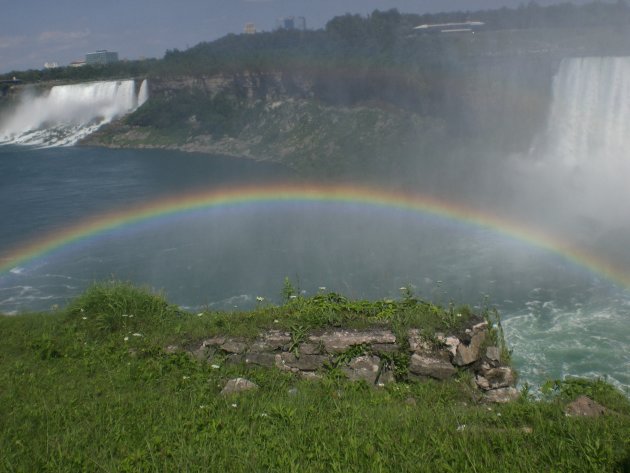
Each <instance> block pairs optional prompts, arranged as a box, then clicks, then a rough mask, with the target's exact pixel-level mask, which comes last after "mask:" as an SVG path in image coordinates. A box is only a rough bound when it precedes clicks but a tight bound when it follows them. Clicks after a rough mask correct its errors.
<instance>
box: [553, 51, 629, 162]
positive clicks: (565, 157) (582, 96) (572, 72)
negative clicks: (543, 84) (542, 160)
mask: <svg viewBox="0 0 630 473" xmlns="http://www.w3.org/2000/svg"><path fill="white" fill-rule="evenodd" d="M547 134H548V139H547V143H548V155H549V156H553V157H554V159H557V160H560V161H561V162H562V163H564V164H565V165H567V166H569V167H573V168H581V167H589V166H590V165H591V164H593V162H594V161H595V160H597V165H598V166H599V167H600V168H601V167H613V168H614V167H617V166H618V164H619V162H618V161H620V160H626V159H625V158H626V154H627V153H628V150H629V149H630V58H628V57H588V58H572V59H564V60H563V61H562V63H561V64H560V69H559V71H558V73H557V74H556V76H555V78H554V82H553V103H552V107H551V111H550V114H549V122H548V126H547ZM626 161H627V160H626Z"/></svg>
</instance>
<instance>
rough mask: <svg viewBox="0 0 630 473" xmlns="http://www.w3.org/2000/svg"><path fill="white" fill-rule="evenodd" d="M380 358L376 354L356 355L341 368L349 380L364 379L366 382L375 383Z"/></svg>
mask: <svg viewBox="0 0 630 473" xmlns="http://www.w3.org/2000/svg"><path fill="white" fill-rule="evenodd" d="M380 364H381V359H380V358H379V357H378V356H367V355H366V356H358V357H356V358H353V359H352V360H350V362H349V363H348V364H347V365H346V366H343V367H342V368H341V371H342V372H343V373H344V374H345V375H346V376H347V377H348V379H350V380H351V381H359V380H364V381H366V382H367V383H368V384H376V378H377V376H378V371H379V368H380Z"/></svg>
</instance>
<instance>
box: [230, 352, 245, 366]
mask: <svg viewBox="0 0 630 473" xmlns="http://www.w3.org/2000/svg"><path fill="white" fill-rule="evenodd" d="M244 362H245V355H243V354H239V353H232V354H231V355H228V356H227V357H226V358H225V364H227V365H240V364H241V363H244Z"/></svg>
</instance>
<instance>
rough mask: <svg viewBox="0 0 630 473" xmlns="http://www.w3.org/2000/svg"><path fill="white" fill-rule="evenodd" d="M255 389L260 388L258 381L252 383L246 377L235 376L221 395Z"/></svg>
mask: <svg viewBox="0 0 630 473" xmlns="http://www.w3.org/2000/svg"><path fill="white" fill-rule="evenodd" d="M253 389H258V385H257V384H256V383H252V382H251V381H250V380H248V379H245V378H234V379H230V380H229V381H228V382H227V384H226V385H225V387H224V388H223V389H222V390H221V395H222V396H227V395H229V394H236V393H239V392H242V391H251V390H253Z"/></svg>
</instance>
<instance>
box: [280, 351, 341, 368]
mask: <svg viewBox="0 0 630 473" xmlns="http://www.w3.org/2000/svg"><path fill="white" fill-rule="evenodd" d="M280 359H281V363H282V364H283V365H284V366H288V367H289V368H296V369H298V370H300V371H317V370H318V369H320V368H322V367H323V366H324V363H325V362H326V361H328V359H329V358H328V356H326V355H300V357H299V358H298V357H296V356H295V355H294V354H293V353H288V352H284V353H281V354H280Z"/></svg>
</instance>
